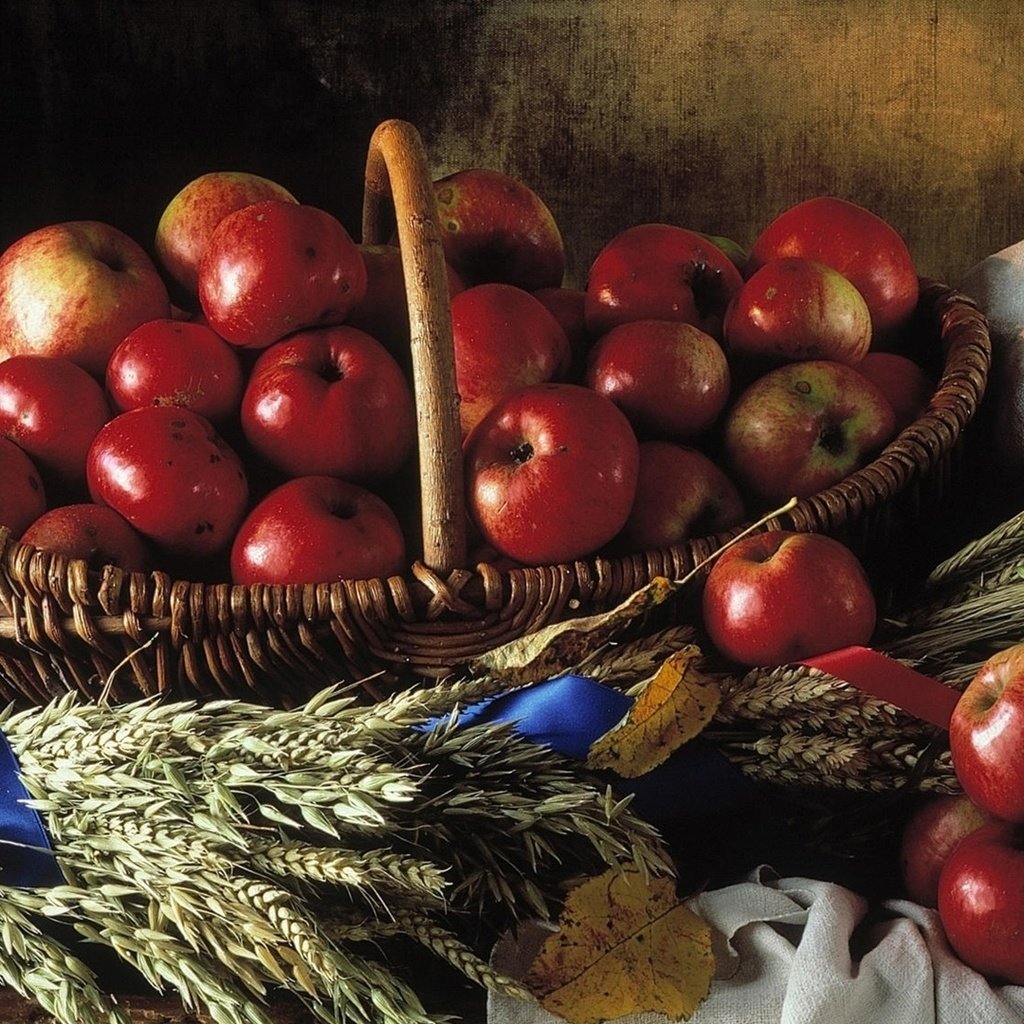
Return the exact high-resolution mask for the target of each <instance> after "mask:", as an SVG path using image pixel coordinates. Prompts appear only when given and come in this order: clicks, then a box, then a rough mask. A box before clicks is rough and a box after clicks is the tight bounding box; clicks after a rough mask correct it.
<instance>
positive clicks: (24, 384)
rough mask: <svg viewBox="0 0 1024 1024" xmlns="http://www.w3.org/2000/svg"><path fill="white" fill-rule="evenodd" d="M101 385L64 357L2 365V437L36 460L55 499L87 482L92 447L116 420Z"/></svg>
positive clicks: (13, 359) (12, 359)
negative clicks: (87, 460) (96, 439)
mask: <svg viewBox="0 0 1024 1024" xmlns="http://www.w3.org/2000/svg"><path fill="white" fill-rule="evenodd" d="M110 415H111V410H110V405H109V403H108V402H107V398H106V395H104V393H103V388H102V386H101V385H100V383H99V381H98V380H96V378H95V377H93V376H92V374H90V373H89V372H88V371H87V370H84V369H82V367H81V366H79V365H78V364H77V363H73V362H71V360H70V359H65V358H63V357H61V356H38V355H18V356H11V357H10V358H9V359H5V360H4V361H3V362H0V434H3V435H4V436H6V437H9V438H10V439H11V440H12V441H14V442H15V443H16V444H17V445H19V447H21V448H23V449H24V450H25V451H26V452H27V453H28V455H29V456H30V457H31V459H32V462H33V463H34V464H35V466H36V468H37V469H38V470H39V472H40V474H41V475H42V477H43V480H44V482H45V485H46V489H47V492H48V493H49V495H50V498H51V500H54V501H55V500H57V495H58V493H63V494H72V493H74V492H75V490H76V489H77V488H79V487H80V486H81V485H82V484H84V483H85V460H86V456H87V455H88V453H89V446H90V445H91V444H92V441H93V438H94V437H95V436H96V435H97V434H98V433H99V431H100V428H101V427H102V426H103V424H104V423H106V422H107V420H108V419H110Z"/></svg>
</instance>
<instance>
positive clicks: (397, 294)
mask: <svg viewBox="0 0 1024 1024" xmlns="http://www.w3.org/2000/svg"><path fill="white" fill-rule="evenodd" d="M359 252H360V253H361V254H362V257H363V262H364V263H365V264H366V292H365V293H364V295H363V297H362V299H361V300H360V301H359V302H357V303H356V304H355V305H354V306H353V307H352V309H351V310H350V311H349V314H348V316H347V317H346V318H345V323H346V324H348V325H349V326H350V327H358V328H359V329H360V330H361V331H366V333H367V334H371V335H373V337H375V338H376V339H377V340H378V341H379V342H380V343H381V344H382V345H383V346H384V347H385V348H386V349H387V350H388V351H389V352H390V353H391V354H392V355H393V356H394V357H395V358H396V359H397V360H398V361H399V363H400V364H401V365H402V366H403V368H406V369H407V371H408V372H411V365H412V364H411V361H410V357H409V344H410V338H409V302H408V297H407V294H406V290H405V271H404V268H403V266H402V250H401V249H400V248H399V247H398V246H397V245H387V244H381V245H369V244H367V243H360V244H359ZM445 269H446V270H447V272H448V295H449V297H451V296H452V295H456V294H457V293H458V292H460V291H462V289H463V287H464V285H463V284H462V281H461V280H460V278H459V275H458V274H456V273H455V271H454V270H453V269H452V267H451V265H450V264H447V263H446V264H445Z"/></svg>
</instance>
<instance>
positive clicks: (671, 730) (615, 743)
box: [587, 644, 722, 779]
mask: <svg viewBox="0 0 1024 1024" xmlns="http://www.w3.org/2000/svg"><path fill="white" fill-rule="evenodd" d="M700 657H701V652H700V648H698V647H696V646H694V645H693V644H689V645H687V646H686V647H683V648H681V649H680V650H678V651H675V652H673V653H672V654H671V655H669V657H668V658H667V659H666V660H665V661H664V662H663V663H662V665H661V667H660V668H659V669H658V671H657V672H656V673H655V674H654V675H653V676H652V677H651V679H649V680H648V681H647V683H646V684H645V685H644V687H643V689H642V690H641V691H640V693H639V694H638V696H637V698H636V700H635V701H634V702H633V705H632V706H631V707H630V709H629V712H628V714H627V715H626V716H625V717H624V718H623V719H622V721H620V722H619V723H618V724H617V725H615V726H613V727H612V728H611V729H609V730H608V732H606V733H605V734H604V735H603V736H600V737H598V738H597V739H596V740H594V742H593V743H592V744H591V745H590V751H589V753H588V755H587V767H588V768H593V769H610V770H612V771H614V772H615V773H616V774H617V775H620V776H622V777H623V778H627V779H635V778H637V777H638V776H640V775H644V774H646V773H647V772H649V771H651V769H652V768H656V767H657V766H658V765H659V764H661V763H662V762H663V761H665V760H666V759H667V758H668V757H669V755H670V754H671V753H672V752H673V751H675V750H678V748H679V747H681V746H682V745H683V744H684V743H686V742H687V741H688V740H691V739H693V737H694V736H696V735H698V734H699V733H700V732H701V730H702V729H703V728H704V727H705V726H706V725H707V724H708V723H709V722H710V721H711V720H712V718H714V716H715V712H716V711H717V710H718V705H719V704H720V703H721V700H722V693H721V690H720V689H719V686H718V683H717V682H716V681H715V680H714V679H713V678H711V677H710V676H707V675H705V674H704V673H703V672H701V671H700V670H699V668H698V667H697V662H698V661H699V659H700Z"/></svg>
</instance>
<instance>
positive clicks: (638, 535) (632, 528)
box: [615, 441, 744, 552]
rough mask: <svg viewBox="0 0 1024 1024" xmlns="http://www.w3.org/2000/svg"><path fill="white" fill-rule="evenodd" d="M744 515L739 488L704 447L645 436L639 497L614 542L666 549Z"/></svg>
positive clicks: (714, 531)
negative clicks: (650, 438) (706, 453)
mask: <svg viewBox="0 0 1024 1024" xmlns="http://www.w3.org/2000/svg"><path fill="white" fill-rule="evenodd" d="M743 518H744V508H743V498H742V497H741V496H740V493H739V490H738V489H737V488H736V485H735V484H734V483H733V482H732V481H731V480H730V479H729V477H728V476H727V475H726V474H725V472H724V470H722V468H721V467H720V466H719V465H718V464H717V463H716V462H713V461H712V460H711V459H710V458H709V457H708V456H707V455H705V454H704V452H702V451H698V450H697V449H696V448H690V447H688V446H686V445H681V444H675V443H673V442H671V441H641V442H640V463H639V471H638V475H637V482H636V497H635V498H634V499H633V507H632V509H631V511H630V513H629V518H628V519H627V520H626V525H625V526H624V527H623V529H622V532H621V533H620V534H619V535H618V537H617V538H616V540H615V547H616V549H617V550H619V551H624V552H631V551H649V550H658V549H662V548H667V547H671V546H672V545H674V544H682V543H684V542H686V541H688V540H691V539H693V538H695V537H708V536H712V535H714V534H717V533H722V532H724V531H726V530H729V529H731V528H732V527H734V526H737V525H738V524H739V523H741V522H743Z"/></svg>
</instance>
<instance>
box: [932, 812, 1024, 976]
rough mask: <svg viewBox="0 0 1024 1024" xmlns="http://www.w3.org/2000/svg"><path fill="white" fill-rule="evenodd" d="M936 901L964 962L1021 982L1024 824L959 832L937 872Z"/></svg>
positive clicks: (996, 824) (997, 823) (988, 973)
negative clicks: (937, 893)
mask: <svg viewBox="0 0 1024 1024" xmlns="http://www.w3.org/2000/svg"><path fill="white" fill-rule="evenodd" d="M938 904H939V920H940V921H941V922H942V927H943V930H944V931H945V933H946V938H947V939H948V940H949V944H950V946H952V947H953V950H954V952H955V953H956V954H957V956H959V957H960V959H961V960H963V962H964V963H966V964H967V965H968V966H970V967H973V968H974V969H975V970H976V971H978V972H979V973H981V974H984V975H986V976H987V977H988V978H990V979H991V980H993V981H999V982H1009V983H1010V984H1011V985H1024V825H1021V824H1019V823H1015V822H1009V821H993V822H990V823H989V824H987V825H982V826H981V828H979V829H976V830H975V831H974V832H972V833H971V834H970V835H968V836H965V837H964V838H963V839H962V840H961V841H960V843H959V844H958V845H957V847H956V849H955V850H954V851H953V852H952V853H951V854H950V855H949V858H948V859H947V861H946V864H945V866H944V867H943V869H942V874H941V875H940V876H939V899H938Z"/></svg>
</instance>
